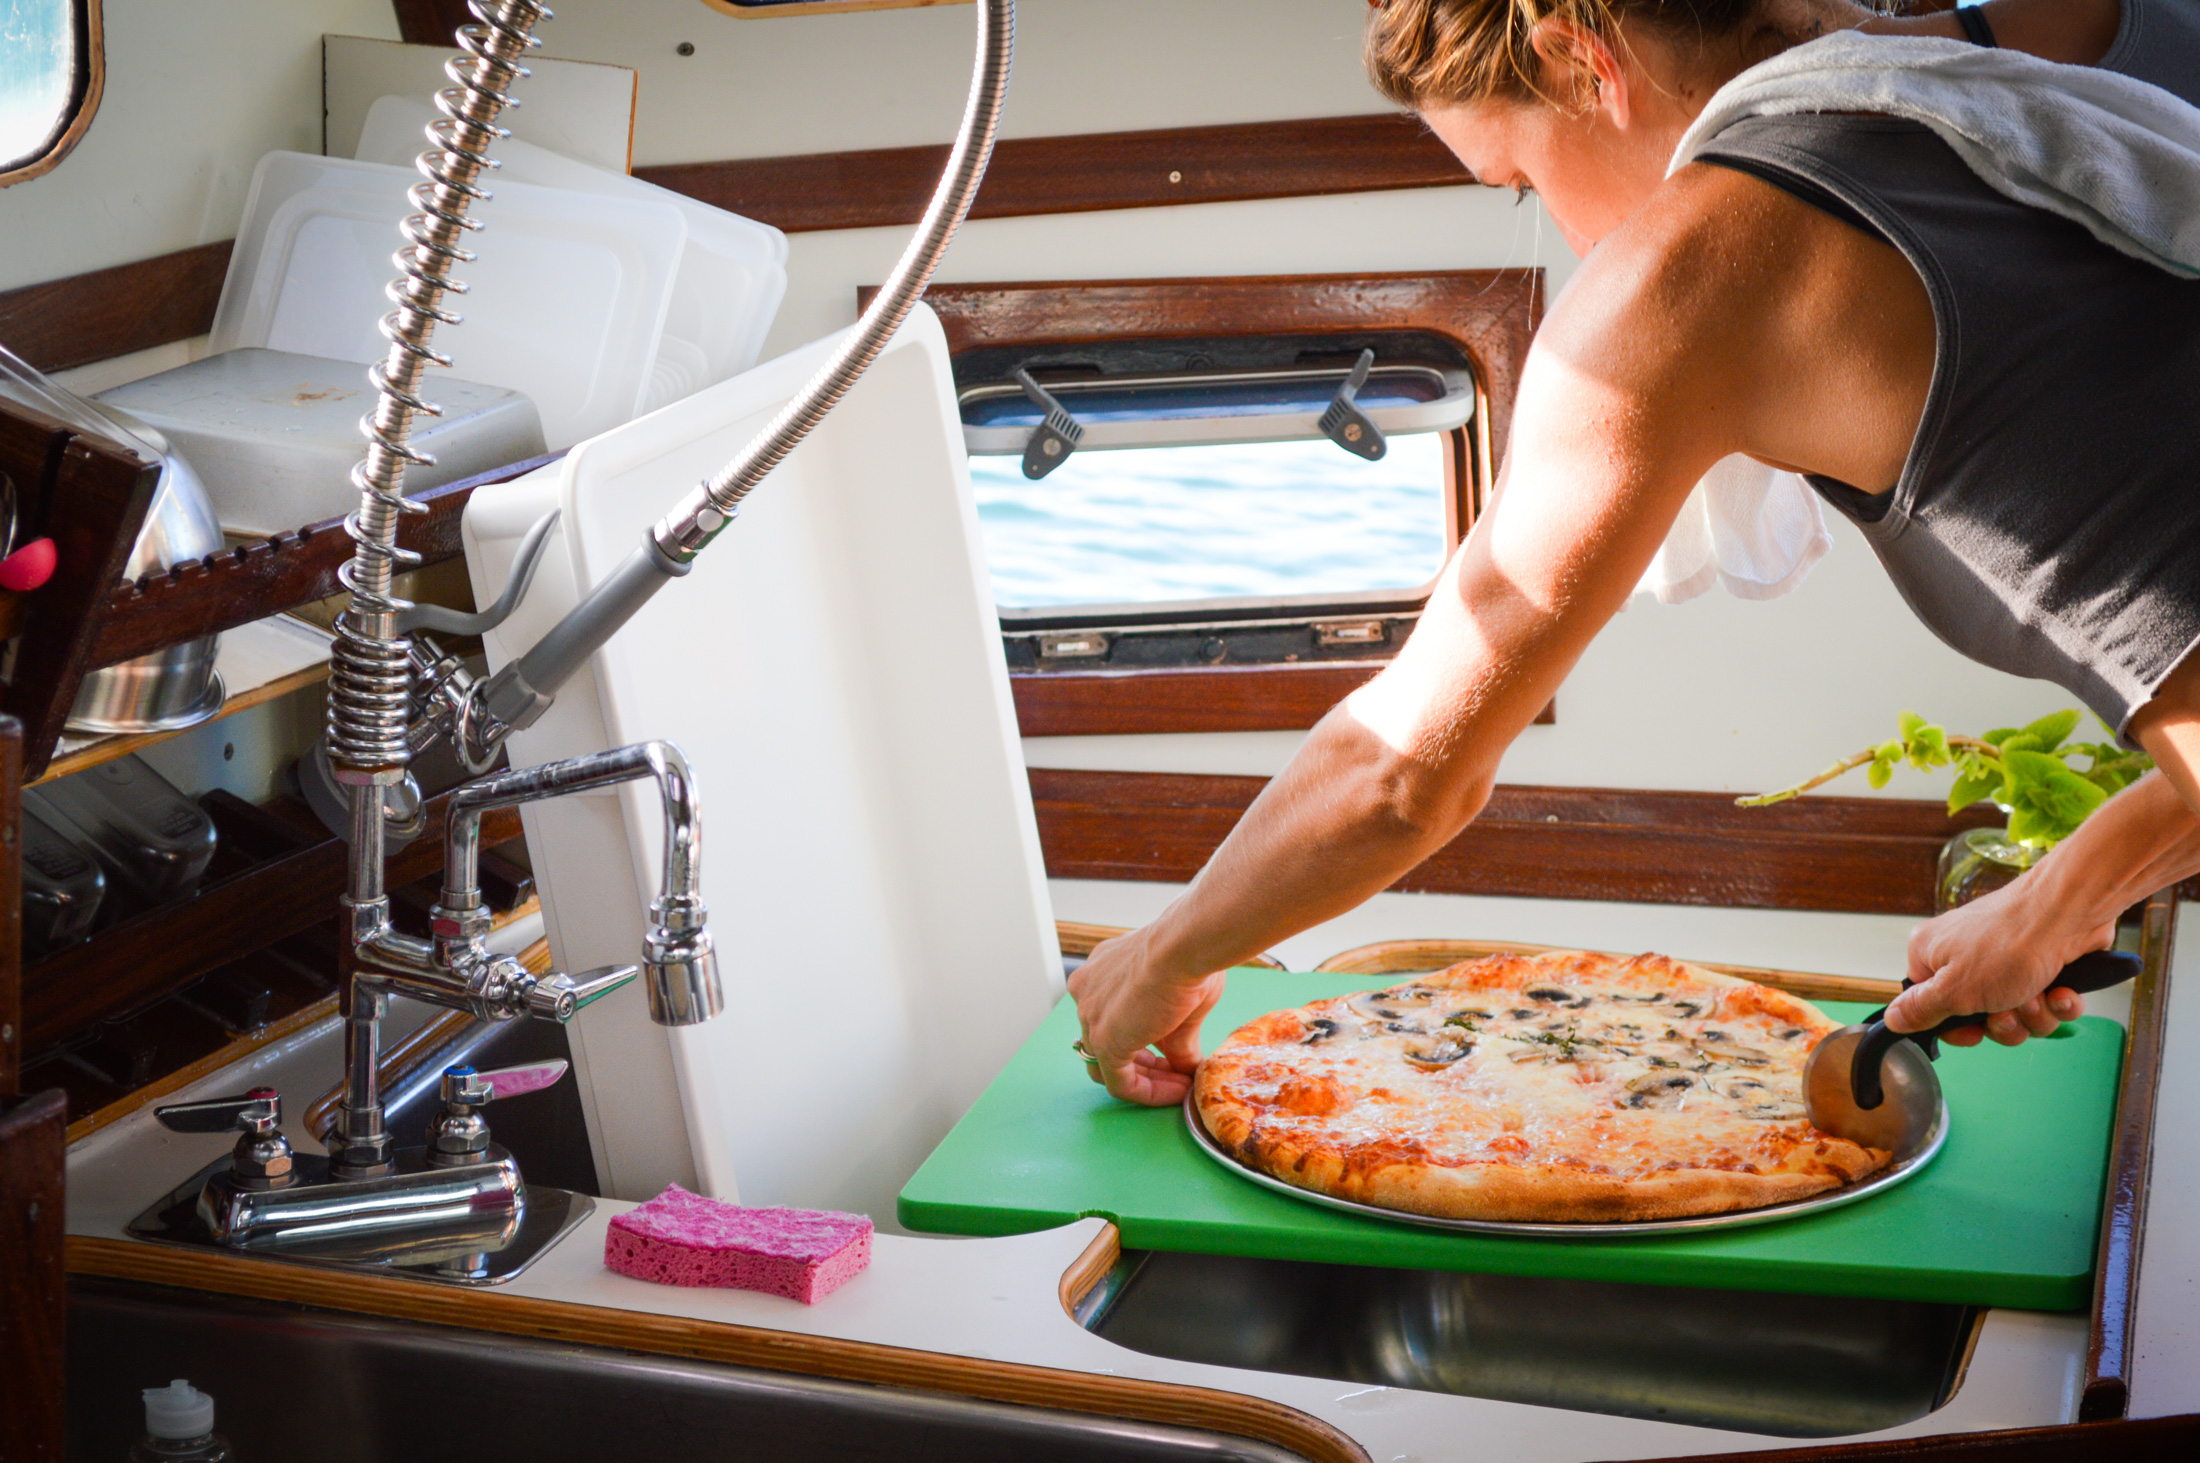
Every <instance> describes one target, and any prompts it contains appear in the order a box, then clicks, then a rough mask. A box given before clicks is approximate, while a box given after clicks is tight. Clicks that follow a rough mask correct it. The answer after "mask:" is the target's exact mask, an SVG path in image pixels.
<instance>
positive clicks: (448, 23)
mask: <svg viewBox="0 0 2200 1463" xmlns="http://www.w3.org/2000/svg"><path fill="white" fill-rule="evenodd" d="M390 5H391V8H392V9H394V10H395V11H396V12H397V38H398V39H399V40H401V41H404V42H405V43H406V44H407V45H413V46H449V45H452V44H453V42H454V41H455V40H456V38H457V35H458V28H459V27H460V26H462V25H472V24H473V23H474V17H473V14H472V13H471V12H470V11H468V10H467V9H466V0H390Z"/></svg>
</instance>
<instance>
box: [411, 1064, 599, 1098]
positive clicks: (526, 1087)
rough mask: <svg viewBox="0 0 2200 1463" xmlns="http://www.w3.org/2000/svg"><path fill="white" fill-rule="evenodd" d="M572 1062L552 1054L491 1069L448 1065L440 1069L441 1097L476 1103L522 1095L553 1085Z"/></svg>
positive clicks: (556, 1083)
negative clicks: (541, 1058)
mask: <svg viewBox="0 0 2200 1463" xmlns="http://www.w3.org/2000/svg"><path fill="white" fill-rule="evenodd" d="M572 1065H573V1064H572V1063H571V1062H568V1061H565V1060H564V1059H563V1058H555V1059H553V1060H551V1061H547V1062H529V1063H528V1064H526V1065H525V1066H520V1067H504V1068H500V1069H499V1070H497V1071H494V1072H477V1071H475V1070H474V1069H473V1068H472V1067H452V1068H449V1069H448V1070H446V1071H445V1072H444V1073H443V1101H444V1102H445V1103H463V1104H465V1105H466V1106H468V1107H479V1106H481V1105H482V1104H483V1103H485V1102H494V1101H496V1099H498V1098H500V1097H525V1096H526V1095H527V1094H528V1093H530V1092H541V1091H542V1090H544V1089H545V1088H549V1087H555V1086H557V1085H558V1083H559V1081H560V1080H562V1079H563V1078H564V1076H565V1074H566V1072H567V1071H568V1070H570V1069H571V1067H572Z"/></svg>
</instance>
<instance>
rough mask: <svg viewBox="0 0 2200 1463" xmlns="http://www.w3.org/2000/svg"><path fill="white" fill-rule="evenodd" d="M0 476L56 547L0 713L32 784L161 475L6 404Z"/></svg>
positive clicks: (1, 406) (27, 619)
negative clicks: (11, 721)
mask: <svg viewBox="0 0 2200 1463" xmlns="http://www.w3.org/2000/svg"><path fill="white" fill-rule="evenodd" d="M0 471H4V472H6V473H7V474H8V476H9V477H11V478H13V479H14V480H15V491H16V501H17V502H18V504H20V505H21V510H20V511H21V512H22V514H23V516H24V518H25V519H26V521H28V522H29V523H30V524H33V525H35V526H36V529H37V531H38V532H40V533H43V534H45V535H46V536H47V537H50V538H51V539H52V540H53V541H54V549H55V559H56V563H55V568H54V574H53V578H52V579H50V580H49V581H47V583H46V584H45V586H44V587H43V588H41V589H39V590H38V591H37V592H36V593H34V594H31V595H30V596H28V598H27V599H26V600H25V601H24V603H23V605H22V607H21V609H20V612H19V613H20V616H21V619H20V630H19V632H18V636H17V640H16V647H15V664H14V667H13V669H12V671H11V672H10V674H9V678H8V685H7V690H6V693H5V699H4V700H0V709H5V710H6V711H7V713H8V714H9V715H11V716H13V717H15V718H16V719H17V720H19V721H21V722H22V723H23V776H24V777H26V778H35V777H37V776H38V774H39V773H40V772H42V771H44V770H45V767H46V763H47V761H48V760H49V759H50V758H51V757H52V756H53V749H54V743H55V742H57V741H58V740H59V739H60V737H61V728H62V725H63V724H64V723H65V722H66V721H67V720H68V717H69V710H70V708H71V707H72V706H74V705H75V703H76V693H77V687H78V685H79V683H80V682H81V681H82V679H83V676H84V672H85V671H87V670H89V669H91V664H90V662H89V661H88V660H87V659H86V657H87V656H88V654H89V653H90V651H91V647H92V644H93V642H94V641H95V640H96V639H97V638H98V635H99V631H100V627H101V626H102V624H103V623H104V622H105V620H106V617H107V606H108V596H109V593H110V591H111V590H112V589H113V587H114V586H115V585H116V584H117V583H119V582H120V580H121V578H122V567H123V565H124V564H126V563H127V562H128V561H129V558H130V552H131V550H132V549H133V548H134V547H135V546H136V544H137V536H138V529H139V528H140V527H141V526H142V525H143V524H144V522H145V510H146V508H147V507H148V506H149V505H150V504H151V503H152V500H153V489H154V487H155V486H156V485H157V484H158V483H159V481H160V466H159V464H158V463H154V462H144V461H141V460H139V459H138V458H137V457H136V456H135V455H134V454H132V453H130V452H129V451H127V450H125V449H124V448H122V447H120V446H118V445H116V444H115V443H112V442H108V441H105V440H103V439H101V438H97V437H90V436H85V435H82V434H80V433H78V432H77V431H75V430H74V429H73V428H70V427H67V426H65V425H63V424H62V423H60V422H56V421H54V420H53V419H51V418H49V417H46V416H44V415H42V414H40V413H38V412H35V411H33V410H31V409H30V408H29V407H26V406H21V405H18V404H16V403H14V402H0Z"/></svg>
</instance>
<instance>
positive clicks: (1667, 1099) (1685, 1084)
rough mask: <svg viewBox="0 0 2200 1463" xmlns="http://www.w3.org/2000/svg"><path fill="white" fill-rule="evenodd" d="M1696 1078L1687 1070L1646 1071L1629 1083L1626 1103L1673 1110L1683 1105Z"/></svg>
mask: <svg viewBox="0 0 2200 1463" xmlns="http://www.w3.org/2000/svg"><path fill="white" fill-rule="evenodd" d="M1695 1085H1696V1079H1695V1078H1693V1077H1691V1076H1689V1075H1688V1074H1687V1073H1685V1072H1645V1073H1644V1074H1643V1075H1642V1076H1640V1077H1637V1078H1636V1079H1635V1080H1634V1081H1632V1082H1630V1083H1628V1084H1627V1096H1626V1098H1625V1105H1626V1106H1628V1107H1652V1108H1662V1109H1665V1110H1668V1111H1670V1110H1672V1109H1675V1108H1678V1107H1679V1106H1680V1105H1681V1101H1682V1099H1684V1098H1686V1097H1687V1096H1688V1094H1689V1092H1690V1091H1692V1090H1693V1089H1694V1088H1695Z"/></svg>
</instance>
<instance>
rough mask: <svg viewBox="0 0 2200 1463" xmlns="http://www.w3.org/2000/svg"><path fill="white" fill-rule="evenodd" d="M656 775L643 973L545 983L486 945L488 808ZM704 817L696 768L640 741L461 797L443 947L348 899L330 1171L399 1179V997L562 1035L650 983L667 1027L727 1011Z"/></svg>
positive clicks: (375, 907) (630, 969)
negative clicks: (394, 1010) (654, 852)
mask: <svg viewBox="0 0 2200 1463" xmlns="http://www.w3.org/2000/svg"><path fill="white" fill-rule="evenodd" d="M644 777H649V778H654V779H655V780H656V783H657V790H658V793H659V796H660V797H661V798H662V800H663V805H664V821H665V858H664V878H663V889H662V891H661V892H660V893H659V895H658V897H657V898H656V899H655V900H654V901H652V902H651V904H650V907H649V914H650V928H649V934H648V936H647V938H646V939H645V940H644V942H643V948H642V959H641V962H640V963H639V964H636V965H614V966H605V967H602V968H600V969H597V970H590V971H584V972H582V973H581V974H580V975H577V976H566V975H561V974H557V973H552V974H549V975H543V976H537V975H535V974H533V973H531V972H530V971H529V970H528V969H527V968H526V967H525V966H523V965H521V964H520V962H519V961H518V960H517V959H516V958H514V957H513V956H510V955H498V954H495V953H493V952H492V951H491V950H490V949H489V947H488V943H487V941H488V935H489V911H488V908H487V906H486V905H485V904H484V902H483V900H482V897H481V876H480V867H481V815H482V814H483V813H484V812H487V811H488V810H489V809H491V808H500V807H510V806H513V805H514V804H518V803H531V802H540V801H542V800H544V799H546V798H554V797H562V796H565V795H566V794H568V793H579V792H590V791H594V790H595V789H598V788H605V787H612V786H615V785H617V784H619V783H622V782H631V781H634V780H636V779H639V778H644ZM702 838H703V828H702V818H701V809H700V807H699V805H698V802H697V798H696V792H695V781H694V778H693V776H692V775H691V774H690V773H689V771H688V766H687V762H686V759H684V758H683V757H681V755H680V751H679V749H678V748H677V747H674V746H672V745H671V744H670V743H667V742H640V743H637V744H635V745H633V746H630V747H618V748H615V749H613V750H612V751H609V752H598V753H593V754H591V755H589V756H585V757H574V758H570V759H568V760H566V761H563V762H550V763H545V764H544V765H543V766H540V767H530V768H526V769H524V770H521V771H516V772H500V773H497V774H496V775H494V776H491V777H484V778H480V779H478V780H476V781H473V782H469V783H466V784H465V785H463V786H461V787H460V788H459V789H458V790H457V791H456V792H454V793H452V794H451V801H450V812H449V822H448V824H447V827H446V829H445V833H444V840H443V860H444V862H443V892H442V895H441V896H440V897H439V898H438V899H437V901H436V904H435V908H434V910H433V912H432V913H431V914H430V916H429V918H430V924H431V929H432V930H433V937H432V938H431V939H428V940H420V939H416V938H414V937H413V936H410V935H405V934H400V933H399V932H398V931H397V930H396V929H395V928H394V927H393V926H392V925H391V923H390V912H389V899H388V896H387V895H386V894H382V893H380V892H379V891H378V890H377V891H375V892H374V893H372V894H371V895H370V896H369V897H367V898H365V899H361V898H358V897H357V891H355V892H354V894H352V895H347V896H346V898H345V904H346V906H347V908H348V910H349V913H350V922H351V968H350V971H349V978H348V980H347V981H346V983H345V991H346V999H347V1007H348V1009H347V1010H346V1011H345V1018H346V1022H347V1030H348V1032H349V1040H348V1042H347V1045H346V1049H345V1055H344V1059H345V1081H344V1100H343V1102H342V1103H341V1104H340V1105H339V1106H338V1108H337V1116H336V1128H335V1131H334V1132H332V1133H331V1134H330V1136H329V1162H330V1168H331V1171H332V1172H333V1173H335V1174H338V1175H340V1176H342V1177H345V1178H370V1177H374V1176H377V1175H381V1174H386V1173H389V1172H391V1171H392V1165H393V1163H394V1161H395V1160H394V1156H393V1149H392V1147H391V1142H390V1135H389V1131H388V1129H387V1128H386V1126H385V1125H384V1123H383V1115H382V1098H381V1093H380V1091H379V1089H378V1082H379V1063H380V1060H381V1023H382V1017H383V1015H384V1014H385V1012H386V1010H387V1008H388V1003H389V997H390V996H392V995H401V996H410V997H411V998H413V999H414V1000H417V1001H426V1002H428V1003H429V1004H431V1005H436V1006H443V1007H447V1008H449V1009H451V1010H454V1011H464V1012H466V1013H467V1014H469V1015H471V1016H474V1017H477V1018H478V1019H480V1020H483V1021H509V1020H512V1019H514V1018H516V1017H521V1016H532V1017H537V1018H540V1019H543V1020H549V1021H556V1022H559V1023H560V1024H563V1023H564V1022H567V1021H570V1020H572V1019H573V1017H574V1015H575V1014H576V1013H578V1012H579V1011H580V1010H581V1009H582V1008H583V1007H585V1006H588V1005H590V1004H592V1003H593V1002H595V1001H598V1000H601V999H602V998H603V997H605V996H607V995H609V994H611V992H613V991H615V990H617V989H618V988H619V987H621V986H623V985H625V984H626V983H627V982H629V981H631V980H633V979H634V978H635V977H637V976H646V977H647V980H646V983H645V989H646V991H647V993H648V996H649V1015H650V1019H651V1020H652V1021H655V1022H656V1023H657V1024H658V1025H660V1026H692V1025H695V1024H696V1023H698V1022H701V1021H707V1020H709V1019H710V1018H711V1017H713V1016H715V1015H717V1014H718V1012H719V1009H720V1007H721V1005H722V998H721V996H720V993H719V986H718V964H717V957H716V956H715V955H714V954H713V953H712V950H711V940H710V930H709V929H708V928H707V925H706V921H707V919H708V911H707V910H706V909H705V908H704V905H703V897H702V890H701V881H702Z"/></svg>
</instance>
